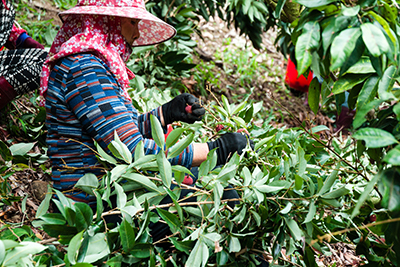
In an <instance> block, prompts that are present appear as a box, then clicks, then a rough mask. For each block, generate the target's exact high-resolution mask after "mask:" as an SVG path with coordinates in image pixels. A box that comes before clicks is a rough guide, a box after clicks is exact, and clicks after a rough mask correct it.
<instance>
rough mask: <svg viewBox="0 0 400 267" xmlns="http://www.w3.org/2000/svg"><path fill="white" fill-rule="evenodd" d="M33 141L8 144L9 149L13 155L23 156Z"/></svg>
mask: <svg viewBox="0 0 400 267" xmlns="http://www.w3.org/2000/svg"><path fill="white" fill-rule="evenodd" d="M35 144H36V142H35V143H18V144H14V145H12V146H10V148H9V149H10V151H11V154H12V155H13V156H25V155H26V154H27V153H28V152H29V151H30V150H31V149H32V148H33V147H34V146H35Z"/></svg>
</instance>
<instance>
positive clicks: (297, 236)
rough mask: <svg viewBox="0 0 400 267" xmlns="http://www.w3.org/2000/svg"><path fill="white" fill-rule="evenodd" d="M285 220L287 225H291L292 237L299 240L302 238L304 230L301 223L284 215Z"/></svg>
mask: <svg viewBox="0 0 400 267" xmlns="http://www.w3.org/2000/svg"><path fill="white" fill-rule="evenodd" d="M284 220H285V222H286V225H287V226H288V227H289V230H290V233H291V234H292V237H293V238H294V239H295V240H296V241H299V240H301V237H302V236H303V231H301V229H300V227H299V225H298V224H297V222H296V221H295V220H293V219H290V218H286V217H284Z"/></svg>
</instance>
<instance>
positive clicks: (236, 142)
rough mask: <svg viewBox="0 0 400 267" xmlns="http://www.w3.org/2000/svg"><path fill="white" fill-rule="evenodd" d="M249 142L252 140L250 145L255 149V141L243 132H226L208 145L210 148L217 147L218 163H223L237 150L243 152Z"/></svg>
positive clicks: (239, 152)
mask: <svg viewBox="0 0 400 267" xmlns="http://www.w3.org/2000/svg"><path fill="white" fill-rule="evenodd" d="M247 142H250V147H251V148H252V149H254V142H253V140H251V139H250V138H249V136H248V135H244V134H241V133H226V134H224V135H222V136H221V137H220V138H218V139H217V140H215V141H211V142H207V145H208V148H209V149H210V150H212V149H214V148H216V147H217V150H216V153H217V156H218V159H217V165H223V164H225V163H226V162H227V161H228V160H229V158H230V156H232V155H233V154H234V153H235V152H237V153H238V154H239V155H240V154H242V152H243V149H244V148H245V147H246V145H247Z"/></svg>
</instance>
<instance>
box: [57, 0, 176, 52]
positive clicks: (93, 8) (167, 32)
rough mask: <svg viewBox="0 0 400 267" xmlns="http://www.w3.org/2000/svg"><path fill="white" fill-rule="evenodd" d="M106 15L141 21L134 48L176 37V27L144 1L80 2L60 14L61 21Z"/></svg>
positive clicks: (96, 0)
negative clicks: (156, 13)
mask: <svg viewBox="0 0 400 267" xmlns="http://www.w3.org/2000/svg"><path fill="white" fill-rule="evenodd" d="M84 14H88V15H105V16H116V17H123V18H131V19H140V20H141V21H140V23H139V32H140V37H139V38H138V39H137V40H136V41H135V42H134V43H133V46H145V45H154V44H158V43H161V42H164V41H167V40H169V39H171V38H172V37H174V36H175V34H176V30H175V28H174V27H172V26H171V25H169V24H168V23H165V22H164V21H162V20H160V19H159V18H157V17H156V16H154V15H152V14H151V13H150V12H148V11H147V10H146V6H145V4H144V1H143V0H78V4H77V5H76V6H75V7H73V8H71V9H69V10H67V11H64V12H61V13H60V14H59V16H60V18H61V20H65V19H66V17H67V16H70V15H84Z"/></svg>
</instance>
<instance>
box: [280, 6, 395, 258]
mask: <svg viewBox="0 0 400 267" xmlns="http://www.w3.org/2000/svg"><path fill="white" fill-rule="evenodd" d="M295 2H297V3H299V4H301V5H303V6H304V9H303V10H302V12H301V15H300V17H299V18H298V19H297V20H296V21H294V22H293V23H292V24H291V25H290V26H288V27H286V28H285V31H282V32H281V33H282V34H281V39H280V42H281V43H280V44H281V45H282V47H284V49H285V51H290V56H291V58H292V59H293V60H294V61H296V64H297V69H298V71H299V74H303V73H305V74H307V73H308V72H309V70H312V71H313V73H314V76H315V77H314V79H313V81H312V83H311V86H310V89H309V95H308V100H309V104H310V107H311V109H312V110H313V111H314V112H317V111H318V109H319V107H320V105H322V106H324V105H325V104H326V103H329V102H330V101H331V100H334V103H336V107H337V110H338V112H340V110H341V106H342V104H343V103H344V102H345V101H346V97H345V94H346V93H348V99H347V102H348V105H349V108H350V109H355V110H356V116H355V118H354V121H353V124H352V126H353V133H354V134H353V136H352V137H353V138H355V139H356V140H357V143H356V149H357V156H358V157H361V156H362V155H367V157H368V158H369V159H370V165H374V166H376V167H377V168H378V173H377V174H376V175H374V176H373V178H372V180H371V181H370V182H369V184H368V186H367V187H366V191H365V192H367V191H370V190H373V188H374V185H375V184H377V188H378V190H379V194H380V200H379V202H378V203H377V204H378V205H377V206H376V207H380V208H383V209H384V210H386V211H387V212H388V213H387V214H388V216H390V217H392V218H398V217H400V195H399V193H400V173H399V169H398V166H399V165H400V161H399V158H400V157H399V155H400V154H399V151H400V150H399V146H398V144H399V138H400V135H399V133H400V132H399V129H400V128H399V126H400V124H399V120H400V111H399V110H400V104H398V100H399V98H400V94H399V84H398V82H399V78H400V76H399V64H400V61H399V59H400V58H399V36H400V31H399V30H400V27H399V26H400V24H399V17H398V13H399V5H398V2H397V1H391V0H390V1H380V0H377V1H375V0H365V1H332V0H326V1H324V0H321V1H307V0H298V1H295ZM375 188H376V187H375ZM362 199H363V198H360V200H359V203H358V205H359V204H360V202H361V200H362ZM356 213H357V210H356V211H355V212H353V213H352V216H354V215H355V214H356ZM385 228H386V229H385V231H386V232H385V236H386V241H385V242H386V243H387V244H393V247H392V249H393V251H395V252H396V254H397V255H400V223H399V222H396V223H391V224H389V225H387V226H386V227H385ZM356 243H357V242H356ZM369 247H370V243H369V240H368V239H363V240H360V241H359V242H358V245H357V252H358V253H360V254H365V255H366V256H367V254H368V248H369ZM397 257H398V256H397ZM367 258H368V256H367ZM393 262H395V261H393ZM397 264H399V259H397Z"/></svg>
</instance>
